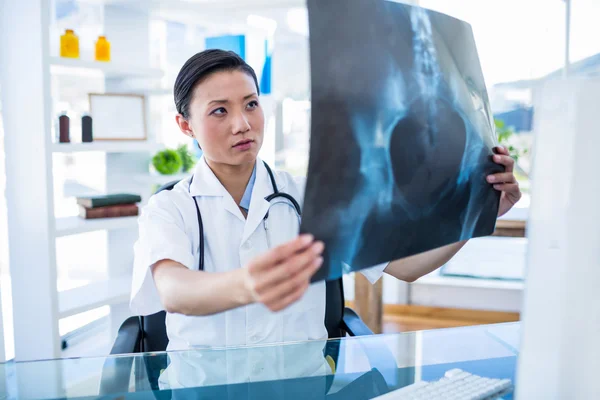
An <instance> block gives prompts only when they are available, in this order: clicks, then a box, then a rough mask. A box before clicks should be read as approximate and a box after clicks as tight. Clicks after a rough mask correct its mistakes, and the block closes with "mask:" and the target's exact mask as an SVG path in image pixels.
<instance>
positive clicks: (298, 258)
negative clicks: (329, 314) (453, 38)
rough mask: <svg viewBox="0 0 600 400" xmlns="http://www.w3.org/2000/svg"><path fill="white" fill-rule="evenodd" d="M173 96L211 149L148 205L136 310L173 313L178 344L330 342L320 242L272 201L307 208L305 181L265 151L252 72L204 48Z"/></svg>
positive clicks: (506, 196) (500, 185) (192, 132)
mask: <svg viewBox="0 0 600 400" xmlns="http://www.w3.org/2000/svg"><path fill="white" fill-rule="evenodd" d="M174 92H175V104H176V107H177V111H178V115H177V117H176V120H177V124H178V125H179V128H180V130H181V131H182V132H183V133H184V134H185V135H187V136H189V137H191V138H195V139H196V140H197V141H198V143H199V145H200V146H201V148H202V150H203V156H202V158H201V159H200V160H199V162H198V164H197V166H196V169H195V171H194V174H193V176H192V177H191V178H189V179H185V180H183V181H181V182H179V183H178V184H177V185H176V186H175V187H174V188H173V190H171V191H164V192H161V193H159V194H157V195H155V196H153V197H152V198H151V199H150V201H149V203H148V205H147V206H146V207H145V208H144V209H143V211H142V214H141V216H140V219H139V240H138V242H137V243H136V244H135V266H134V273H133V282H132V294H131V308H132V311H133V312H134V313H136V314H138V315H148V314H152V313H155V312H158V311H161V310H166V311H167V318H166V324H167V334H168V336H169V346H168V349H169V350H175V349H186V348H190V347H197V346H219V347H220V346H239V345H252V344H259V343H273V342H282V341H306V340H317V339H325V338H327V331H326V329H325V325H324V317H325V283H324V282H319V283H315V284H313V285H309V282H310V278H311V276H312V275H313V274H314V272H315V271H316V270H317V269H318V268H319V267H320V266H321V264H322V262H323V259H322V258H321V254H322V252H323V247H324V246H323V243H321V242H318V241H315V240H314V239H313V238H312V237H311V236H310V235H302V236H298V235H297V232H298V231H299V215H298V213H297V211H296V208H295V207H294V205H293V201H292V200H288V199H285V198H277V199H274V200H272V201H271V202H268V201H266V200H265V198H266V197H268V196H269V195H271V194H273V193H274V192H275V191H277V190H278V191H279V192H283V193H286V194H288V195H289V196H291V197H292V198H293V200H295V201H297V202H299V203H301V200H302V198H303V190H304V179H299V178H294V177H292V176H290V175H289V174H288V173H285V172H280V171H273V179H274V182H273V181H272V180H271V177H270V174H269V170H270V168H268V166H267V165H266V164H264V163H263V162H262V161H261V160H260V159H258V157H257V155H258V152H259V150H260V148H261V145H262V141H263V134H264V115H263V110H262V108H261V105H260V99H259V94H260V93H259V88H258V82H257V78H256V75H255V73H254V71H253V70H252V68H251V67H250V66H249V65H248V64H246V63H245V62H244V60H242V59H241V58H240V57H238V56H237V55H236V54H234V53H232V52H225V51H221V50H207V51H203V52H201V53H198V54H196V55H194V56H193V57H191V58H190V59H189V60H188V61H187V62H186V63H185V65H184V66H183V67H182V68H181V71H180V72H179V75H178V76H177V79H176V81H175V88H174ZM498 153H499V154H497V155H495V156H494V161H495V162H497V163H499V164H502V165H504V166H505V167H506V172H504V173H499V174H496V175H494V176H489V177H488V181H489V182H490V183H493V185H494V188H496V189H497V190H499V191H502V192H503V193H502V196H501V204H500V209H499V215H502V214H504V213H506V212H507V211H508V210H509V209H510V208H511V207H512V206H513V205H514V204H515V203H516V202H517V201H518V200H519V198H520V196H521V192H520V190H519V187H518V184H517V183H516V180H515V177H514V175H513V172H512V170H513V160H512V159H511V158H510V157H509V156H508V153H507V151H506V149H503V148H502V149H498ZM267 212H268V230H266V229H265V228H266V224H265V222H264V217H265V215H267ZM198 214H199V215H198ZM199 217H200V218H201V221H202V226H203V232H202V241H201V240H200V238H199V236H200V234H201V233H200V227H199V223H198V221H199ZM464 244H465V243H464V242H461V243H455V244H452V245H448V246H445V247H442V248H439V249H435V250H432V251H429V252H426V253H422V254H419V255H416V256H412V257H408V258H405V259H401V260H397V261H393V262H390V263H386V264H383V265H379V266H374V267H373V268H370V269H367V270H363V271H362V273H363V275H365V276H366V277H367V278H368V279H369V280H370V281H371V282H375V281H376V280H378V279H379V278H380V277H381V275H382V273H383V272H386V273H388V274H389V275H392V276H394V277H396V278H398V279H401V280H404V281H408V282H412V281H414V280H415V279H417V278H419V277H421V276H423V275H425V274H427V273H429V272H431V271H433V270H435V269H437V268H439V267H440V266H442V265H443V264H444V263H445V262H447V261H448V260H449V259H450V258H451V257H452V256H453V255H454V254H456V252H458V250H460V248H461V247H462V246H463V245H464ZM202 249H203V253H204V257H203V259H202V258H201V257H200V254H201V253H202ZM201 264H202V265H201Z"/></svg>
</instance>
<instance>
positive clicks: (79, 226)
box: [56, 216, 138, 237]
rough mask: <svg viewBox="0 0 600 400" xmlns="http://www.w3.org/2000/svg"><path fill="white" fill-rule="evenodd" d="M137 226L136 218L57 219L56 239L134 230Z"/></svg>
mask: <svg viewBox="0 0 600 400" xmlns="http://www.w3.org/2000/svg"><path fill="white" fill-rule="evenodd" d="M137 225H138V217H137V216H133V217H117V218H97V219H83V218H80V217H66V218H57V219H56V237H63V236H70V235H77V234H79V233H86V232H94V231H102V230H116V229H131V228H136V227H137Z"/></svg>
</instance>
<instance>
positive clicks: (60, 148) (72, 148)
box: [52, 141, 164, 153]
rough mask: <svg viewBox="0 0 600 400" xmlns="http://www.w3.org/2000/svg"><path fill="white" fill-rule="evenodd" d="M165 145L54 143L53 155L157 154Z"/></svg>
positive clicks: (118, 142)
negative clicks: (87, 152) (100, 153)
mask: <svg viewBox="0 0 600 400" xmlns="http://www.w3.org/2000/svg"><path fill="white" fill-rule="evenodd" d="M163 148H164V146H163V145H161V144H158V143H152V142H143V141H140V142H135V141H131V142H128V141H97V142H91V143H53V144H52V152H53V153H77V152H83V151H99V152H105V153H136V152H156V151H158V150H162V149H163Z"/></svg>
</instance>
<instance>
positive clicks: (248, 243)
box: [244, 240, 252, 250]
mask: <svg viewBox="0 0 600 400" xmlns="http://www.w3.org/2000/svg"><path fill="white" fill-rule="evenodd" d="M244 248H245V249H246V250H250V249H251V248H252V242H251V241H249V240H247V241H246V243H244Z"/></svg>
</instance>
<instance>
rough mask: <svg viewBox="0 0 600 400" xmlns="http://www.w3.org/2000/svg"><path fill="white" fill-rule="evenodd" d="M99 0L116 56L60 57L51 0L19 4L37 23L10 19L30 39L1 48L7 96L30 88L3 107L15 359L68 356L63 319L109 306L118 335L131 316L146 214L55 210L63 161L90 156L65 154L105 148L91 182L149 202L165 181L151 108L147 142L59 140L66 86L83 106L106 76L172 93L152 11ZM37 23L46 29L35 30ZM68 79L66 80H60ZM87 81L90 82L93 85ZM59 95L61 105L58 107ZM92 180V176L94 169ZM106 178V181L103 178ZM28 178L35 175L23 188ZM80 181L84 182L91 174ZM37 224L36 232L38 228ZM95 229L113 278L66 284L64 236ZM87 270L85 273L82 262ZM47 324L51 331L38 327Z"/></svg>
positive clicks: (115, 84)
mask: <svg viewBox="0 0 600 400" xmlns="http://www.w3.org/2000/svg"><path fill="white" fill-rule="evenodd" d="M100 4H101V5H100V6H101V7H102V13H101V15H102V21H103V27H102V30H103V33H105V34H106V35H107V36H108V37H110V39H111V42H112V43H113V46H112V49H111V50H112V51H111V52H112V54H111V59H112V61H111V62H108V63H102V62H95V61H86V60H85V59H66V58H60V57H56V54H53V53H52V51H53V50H52V49H51V40H50V38H52V37H56V35H58V34H60V33H58V30H57V29H54V28H55V27H54V26H53V18H54V15H55V11H54V10H53V9H52V7H53V5H54V3H53V2H46V1H44V0H38V1H30V2H23V3H22V2H18V4H16V3H15V4H14V7H12V9H11V13H12V12H15V13H16V14H15V15H22V16H23V18H26V19H27V20H28V21H31V23H30V24H22V23H21V22H20V21H14V23H13V22H12V21H6V20H4V22H8V26H7V27H6V28H7V29H9V30H10V31H11V32H13V33H14V34H15V35H16V36H18V37H21V38H23V40H20V41H19V42H18V43H16V42H15V43H11V44H9V45H8V47H6V48H4V49H1V51H2V54H3V56H4V55H5V56H6V57H7V59H10V60H11V64H10V68H7V69H4V66H5V65H7V64H6V63H5V64H3V68H0V70H2V71H1V72H0V73H1V74H2V75H3V77H4V78H6V79H3V87H2V90H3V95H6V96H9V98H16V99H20V103H19V104H23V100H22V98H23V93H26V94H27V103H28V106H27V107H5V108H4V109H3V111H4V113H3V116H4V122H5V126H6V128H7V129H6V130H7V131H8V132H10V138H11V140H9V141H7V147H6V155H7V160H6V163H7V203H8V207H9V210H10V213H9V214H10V216H9V227H10V232H11V242H12V243H19V244H20V245H19V246H14V245H13V246H11V248H10V249H11V251H10V257H11V258H10V266H11V277H12V287H13V292H19V296H16V297H15V298H14V299H13V300H14V301H13V309H14V315H15V319H14V331H15V335H14V337H15V358H16V359H17V360H33V359H49V358H57V357H60V356H61V337H60V334H59V330H58V323H59V320H60V319H63V318H66V317H70V316H74V315H77V314H80V313H83V312H86V311H89V310H92V309H95V308H98V307H102V306H110V316H109V321H110V326H109V329H110V335H111V340H114V337H115V335H116V331H117V329H118V327H119V326H120V325H121V323H122V322H123V320H124V319H125V318H127V317H128V316H129V315H130V311H129V304H128V303H129V293H130V288H131V274H132V268H133V245H134V243H135V241H136V240H137V236H138V229H137V220H138V217H137V216H136V217H124V218H103V219H91V220H85V219H82V218H79V217H67V218H57V217H56V216H55V211H54V210H55V204H54V202H55V201H56V200H55V198H56V196H55V191H56V190H57V188H55V187H54V185H55V179H54V178H55V176H54V175H55V171H54V168H55V164H56V161H58V162H60V160H69V159H71V160H78V161H81V160H82V159H83V160H84V161H85V157H73V158H68V157H64V155H65V154H76V153H91V152H96V153H103V158H99V157H96V158H94V159H103V160H104V166H103V167H100V173H98V174H94V177H93V178H92V177H90V180H92V179H94V180H93V182H94V190H96V191H100V192H106V193H122V192H130V193H137V194H140V195H141V196H142V199H143V200H142V204H143V203H144V202H145V201H146V200H147V199H148V197H149V196H150V195H151V190H152V189H151V188H152V183H153V182H156V183H161V182H162V181H164V179H165V177H154V176H152V174H150V172H149V171H148V165H149V161H150V159H151V156H152V154H153V153H155V152H156V151H158V150H161V149H163V148H164V146H163V145H161V144H160V143H158V141H157V139H156V136H157V135H156V132H155V131H154V126H153V124H152V123H151V121H152V120H151V117H152V115H151V113H150V112H149V110H148V109H147V112H146V119H147V120H146V121H145V122H146V124H145V125H146V127H147V140H145V141H97V142H92V143H75V142H74V143H53V141H52V126H53V124H54V123H55V120H56V116H55V115H54V114H55V113H56V112H57V110H56V108H57V107H63V104H64V103H65V101H66V100H65V99H64V98H62V99H61V94H63V93H64V92H61V90H62V88H63V87H65V88H66V90H67V91H68V95H66V96H65V98H68V99H71V98H77V102H78V103H77V104H78V106H81V102H83V101H86V99H87V93H85V92H84V91H85V90H88V89H81V90H80V91H81V93H79V91H77V90H78V86H77V82H78V80H81V82H86V80H91V79H94V80H98V85H96V86H98V87H102V88H103V89H104V90H105V91H106V92H109V93H110V92H115V93H141V94H144V95H145V96H147V97H148V96H153V95H155V94H160V93H161V92H162V93H168V92H167V91H166V90H162V89H161V90H156V89H155V88H157V87H162V86H161V84H163V83H164V82H163V80H162V78H163V77H164V75H165V74H164V71H163V70H161V69H158V68H152V67H148V66H149V65H151V64H152V63H151V60H150V46H151V43H150V15H149V14H148V13H147V12H143V10H139V9H138V10H136V9H129V8H126V7H122V6H120V5H118V4H112V2H105V3H100ZM31 26H39V27H40V28H39V29H35V30H31ZM62 80H64V82H68V85H67V86H61V84H60V83H61V82H63V81H62ZM5 82H7V84H6V85H4V83H5ZM73 82H75V83H73ZM86 83H87V82H86ZM94 85H95V82H94ZM81 86H82V88H83V87H85V88H87V87H88V86H89V85H81ZM92 87H93V85H92ZM134 88H135V89H134ZM69 96H70V97H69ZM5 98H6V97H5ZM60 101H62V102H63V104H61V105H60V106H58V105H57V104H58V102H60ZM69 101H70V100H69ZM73 101H75V100H73ZM67 104H68V103H67ZM33 116H35V117H33ZM23 121H27V124H24V123H23ZM72 132H73V130H72ZM23 154H27V155H28V161H27V164H28V167H29V169H26V168H23V167H22V166H23V160H21V159H19V157H22V155H23ZM90 158H91V157H90ZM12 166H16V167H12ZM84 178H85V179H87V176H85V177H84ZM170 178H171V177H169V178H168V179H170ZM98 179H100V180H101V181H100V182H98ZM22 182H27V185H26V186H27V188H26V189H25V190H24V188H23V185H22ZM81 184H82V185H84V186H85V185H86V182H81ZM32 227H36V228H35V229H36V230H35V231H33V230H32V229H33V228H32ZM96 231H105V232H106V242H104V241H103V242H101V243H100V244H99V245H102V243H106V253H107V257H106V259H107V265H106V274H104V276H106V277H107V278H106V280H103V281H99V282H98V281H93V280H92V282H90V283H89V284H88V285H86V286H83V287H78V288H75V289H71V290H67V291H63V292H58V290H57V274H58V271H59V266H58V265H57V259H58V258H57V254H56V253H57V247H56V241H57V239H60V238H64V237H67V236H69V237H70V238H71V239H74V240H76V236H77V235H80V234H84V233H88V232H96ZM32 232H35V233H33V234H32ZM82 240H83V239H82ZM93 245H95V244H93ZM32 249H35V250H32ZM78 250H79V249H73V251H78ZM80 253H81V254H75V257H81V259H82V264H85V261H86V259H85V257H86V254H85V251H80ZM78 273H79V271H78ZM81 273H85V272H83V270H82V271H81ZM95 275H98V274H95ZM100 275H102V274H100ZM32 277H35V279H32ZM40 332H42V333H43V334H41V335H40ZM0 355H1V354H0ZM57 379H58V380H59V377H57Z"/></svg>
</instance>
